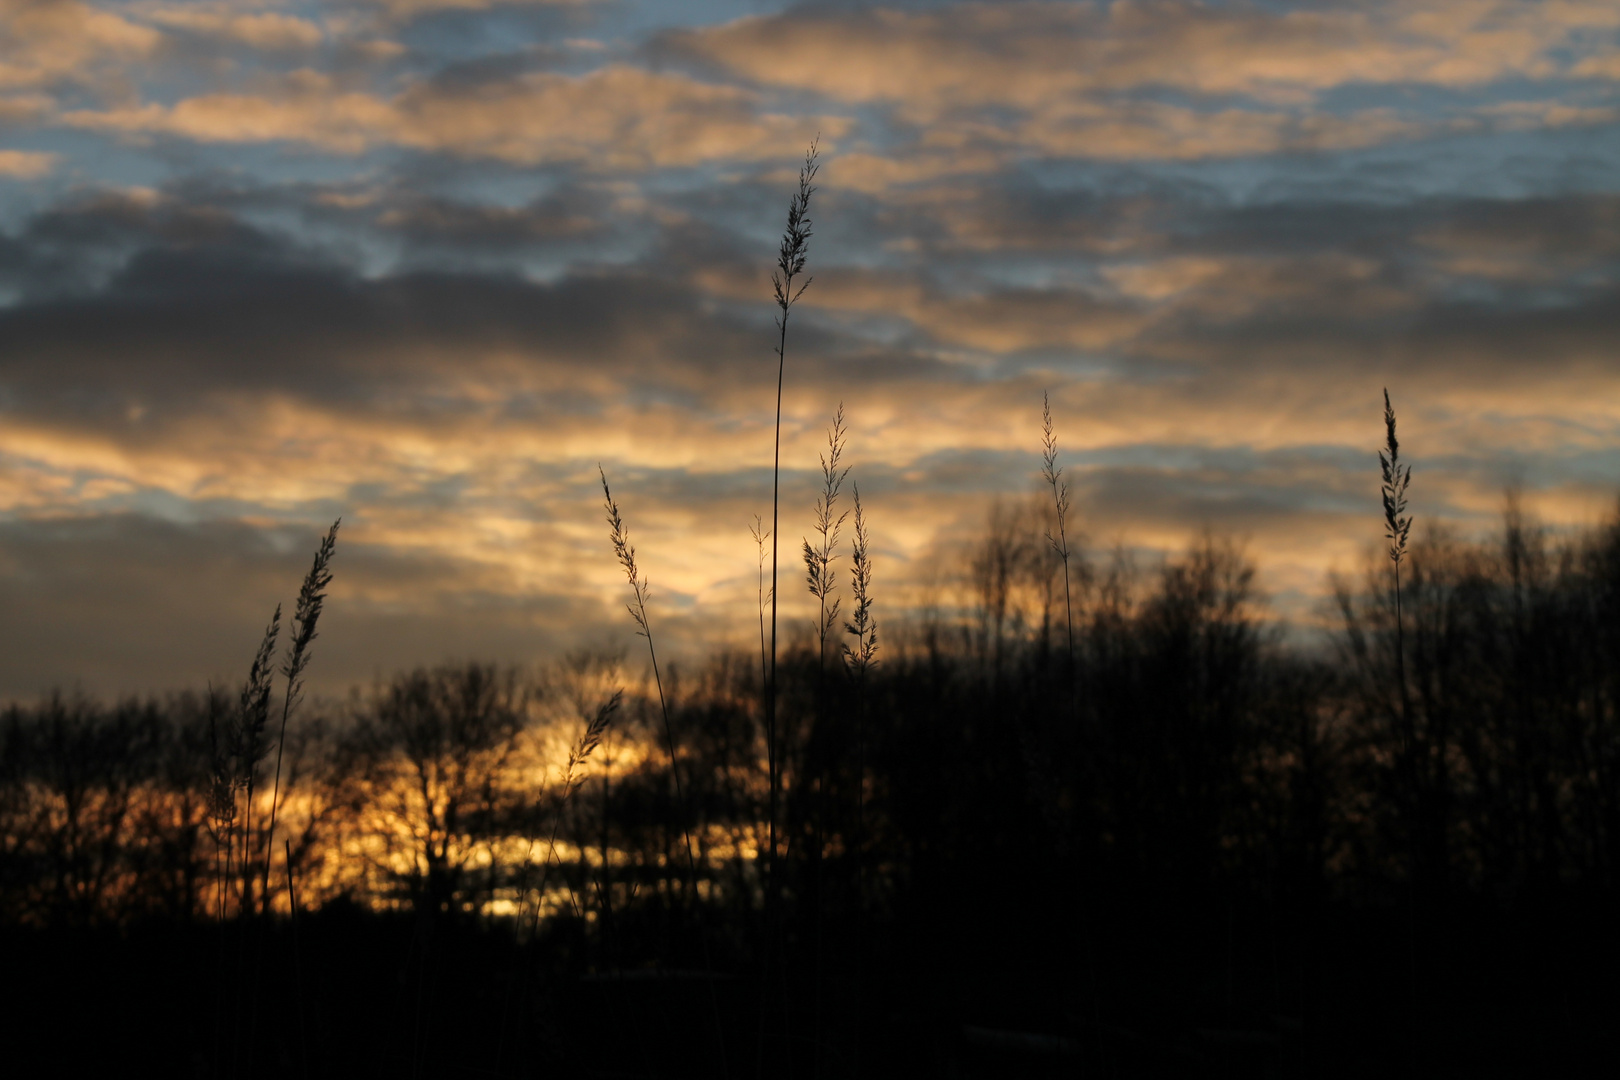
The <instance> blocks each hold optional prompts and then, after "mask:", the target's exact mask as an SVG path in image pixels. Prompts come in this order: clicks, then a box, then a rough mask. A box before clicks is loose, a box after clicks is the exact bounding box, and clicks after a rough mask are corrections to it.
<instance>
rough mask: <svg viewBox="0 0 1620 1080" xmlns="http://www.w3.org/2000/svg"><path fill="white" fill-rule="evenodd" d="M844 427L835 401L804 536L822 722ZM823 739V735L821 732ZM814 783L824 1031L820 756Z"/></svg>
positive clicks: (840, 518) (834, 603) (833, 612)
mask: <svg viewBox="0 0 1620 1080" xmlns="http://www.w3.org/2000/svg"><path fill="white" fill-rule="evenodd" d="M846 437H847V432H846V431H845V428H844V406H843V404H842V403H840V404H839V406H838V411H837V412H835V413H834V414H833V422H832V427H831V428H829V429H828V431H827V452H826V453H825V454H822V455H821V494H820V495H818V496H817V497H816V510H815V531H816V543H814V544H812V543H811V542H810V541H809V540H808V539H806V540H805V541H804V571H805V581H806V584H807V585H808V586H809V589H810V595H811V596H813V597H815V598H816V602H817V603H818V604H819V608H818V610H817V613H816V721H817V724H818V725H823V726H824V725H825V724H826V721H827V712H828V710H827V639H828V637H830V636H831V634H832V632H833V628H834V626H835V625H836V624H837V621H838V610H839V598H838V596H837V594H836V589H837V584H838V582H837V572H836V571H834V570H833V568H832V564H833V560H834V559H836V558H837V557H838V556H837V555H836V554H835V552H836V551H837V548H838V540H839V536H840V534H841V532H842V530H843V527H844V521H845V519H846V518H847V517H848V513H847V512H846V513H843V514H840V513H838V497H839V495H840V494H841V493H842V491H843V486H844V480H845V479H846V478H847V477H848V476H849V469H848V467H847V466H846V467H845V468H843V469H840V468H839V467H838V465H839V462H840V461H841V460H842V458H843V455H844V442H845V439H846ZM823 737H824V738H825V736H823ZM815 785H816V816H815V829H814V833H815V867H816V977H815V1024H816V1030H817V1031H818V1032H819V1031H821V1030H822V1023H821V997H822V983H823V979H822V952H823V949H822V944H823V940H822V939H823V938H824V936H825V934H824V915H825V910H826V909H825V887H824V871H825V862H826V860H825V852H824V848H825V846H826V834H825V833H824V832H823V828H824V826H825V824H826V820H827V763H826V762H825V761H820V760H818V761H817V762H816V764H815ZM821 1051H822V1045H821V1043H820V1042H819V1041H818V1042H817V1043H816V1073H817V1075H820V1072H821V1068H820V1062H821Z"/></svg>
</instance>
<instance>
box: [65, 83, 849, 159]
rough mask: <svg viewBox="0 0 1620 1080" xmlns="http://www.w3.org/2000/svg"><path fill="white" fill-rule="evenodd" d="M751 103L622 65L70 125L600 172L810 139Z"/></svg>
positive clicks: (289, 90) (198, 105) (193, 104)
mask: <svg viewBox="0 0 1620 1080" xmlns="http://www.w3.org/2000/svg"><path fill="white" fill-rule="evenodd" d="M754 98H755V96H754V95H753V94H752V93H751V92H749V91H746V90H742V89H739V88H736V87H729V86H719V85H713V84H708V83H701V82H696V81H694V80H692V79H689V78H685V77H683V76H677V75H661V74H655V73H652V72H647V71H643V70H641V69H638V68H633V67H627V66H623V65H611V66H609V67H606V68H602V69H598V70H596V71H592V72H590V73H588V74H585V75H582V76H569V75H559V74H554V73H551V72H530V73H526V74H521V75H517V76H505V77H498V78H492V79H489V80H484V81H478V82H476V83H474V84H471V85H467V84H462V83H459V82H454V81H431V80H430V81H425V82H418V83H416V84H414V85H411V86H409V87H408V88H406V89H405V90H404V91H402V92H400V93H399V94H397V95H394V96H392V97H382V96H378V95H375V94H372V93H369V92H362V91H351V90H345V89H343V88H342V87H340V86H339V85H337V84H336V83H335V81H334V80H333V79H332V78H331V77H330V76H328V75H325V74H323V73H321V72H318V71H314V70H309V69H305V70H301V71H297V72H293V73H291V74H289V75H287V76H285V77H283V78H281V79H279V80H278V81H277V83H276V85H274V86H273V87H270V88H267V89H266V90H265V91H262V92H260V93H254V94H205V95H201V96H198V97H193V98H187V99H184V100H182V101H179V102H177V103H175V104H174V105H167V106H165V105H158V104H150V103H149V104H145V105H137V106H130V107H123V108H114V109H108V110H80V111H76V112H71V113H68V114H67V115H66V116H65V117H64V120H65V121H66V122H67V123H69V124H72V125H75V126H78V127H83V128H89V129H93V130H101V131H111V132H117V133H123V134H157V133H161V134H168V135H178V136H181V137H184V138H189V139H195V140H199V141H202V142H294V143H306V144H310V145H313V146H316V147H319V148H321V149H324V150H328V151H333V152H336V153H342V154H357V153H361V152H363V151H365V150H367V149H369V148H372V147H376V146H398V147H404V148H408V149H413V150H421V151H427V152H432V153H445V154H455V155H461V156H466V157H481V158H493V159H496V160H500V161H505V162H509V163H512V164H520V165H533V164H538V163H542V162H545V163H552V162H575V163H581V164H584V165H587V166H588V167H591V168H595V169H604V170H645V169H650V168H667V167H680V166H686V165H696V164H700V163H703V162H707V161H720V160H756V159H765V158H774V157H780V156H783V155H784V154H786V153H787V152H788V148H789V147H797V146H799V145H801V144H803V143H804V142H807V141H808V140H809V138H810V137H811V136H812V135H813V134H814V133H815V131H816V129H817V121H815V120H813V119H805V118H797V117H788V116H779V115H772V114H768V113H766V114H761V113H757V112H756V111H755V109H754V107H753V106H754ZM846 127H847V124H845V123H843V122H840V121H838V120H837V119H836V118H829V119H827V120H825V121H823V122H822V130H825V131H827V133H828V134H829V136H832V135H835V134H836V133H837V132H839V131H841V130H844V129H845V128H846Z"/></svg>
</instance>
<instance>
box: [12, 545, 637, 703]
mask: <svg viewBox="0 0 1620 1080" xmlns="http://www.w3.org/2000/svg"><path fill="white" fill-rule="evenodd" d="M317 540H318V533H317V532H315V531H314V530H310V529H304V528H297V527H286V528H279V529H266V528H255V527H253V526H250V525H247V524H243V523H240V522H229V521H209V522H203V523H200V524H192V525H187V524H179V523H175V522H172V521H165V520H162V519H157V518H150V517H142V516H138V515H111V516H103V517H91V518H69V519H62V520H43V521H41V520H34V521H30V520H9V521H0V605H3V606H4V608H5V610H6V612H7V619H8V621H9V622H10V624H11V625H12V626H15V627H27V628H28V632H27V633H21V634H16V635H13V637H12V640H11V642H10V644H9V645H8V647H7V649H6V654H5V658H4V662H3V663H0V698H18V697H29V696H32V695H35V694H40V693H44V692H47V691H49V690H50V689H52V688H55V687H73V686H76V685H78V686H83V687H84V688H85V689H86V690H87V691H89V692H91V693H95V694H103V695H105V694H117V693H130V692H136V691H146V690H152V689H157V688H160V687H164V686H168V687H173V688H180V687H186V686H191V687H197V686H201V685H202V683H203V682H204V681H206V680H213V681H214V682H215V683H216V685H219V684H223V685H226V686H234V684H235V683H236V682H237V681H238V680H240V679H241V678H242V676H243V674H244V673H245V671H246V666H247V663H248V661H249V660H250V659H251V658H252V653H253V649H254V647H255V646H256V645H257V643H258V640H259V636H260V635H261V634H262V633H263V629H264V625H265V624H266V623H267V622H268V621H269V618H270V613H271V611H272V610H273V609H274V607H275V605H276V604H277V603H278V602H279V603H282V604H283V605H284V610H283V614H284V616H285V615H286V614H287V613H288V612H290V605H291V602H292V600H293V599H294V598H295V597H296V596H297V592H298V585H299V582H300V580H301V579H302V576H303V574H304V573H305V572H306V571H307V570H308V568H309V558H310V553H311V552H312V551H313V550H314V547H315V543H316V541H317ZM334 572H335V575H336V584H335V585H334V587H333V591H332V599H331V600H330V601H329V603H328V606H327V613H326V616H325V617H324V618H323V620H322V623H321V635H320V639H319V641H318V642H317V644H316V646H315V661H314V665H313V667H312V671H311V678H312V684H313V685H314V686H315V687H316V688H318V689H322V690H326V691H341V690H343V689H345V688H347V687H348V686H350V685H353V684H356V683H364V682H366V681H368V680H369V679H371V678H372V677H373V676H374V675H377V674H382V675H386V674H388V673H391V672H393V671H395V670H398V669H399V668H401V667H406V666H410V665H412V664H417V663H434V662H438V661H440V660H443V659H446V658H448V657H452V656H456V657H463V658H478V659H491V660H501V661H508V662H524V661H528V660H533V659H538V658H540V657H543V656H546V655H549V654H551V653H553V652H555V651H557V650H558V649H559V648H561V647H566V646H568V645H570V644H574V643H575V642H576V641H577V640H581V638H579V637H577V636H576V635H585V636H586V637H588V636H589V635H590V634H592V633H596V634H597V635H598V636H602V635H611V634H612V633H613V632H614V629H615V628H614V627H613V626H612V625H611V624H610V623H607V622H605V621H604V620H605V619H608V618H611V612H610V611H608V610H605V608H604V605H602V604H601V603H600V602H599V601H598V600H597V598H595V597H594V596H588V597H581V596H578V595H568V594H566V593H561V592H558V593H553V594H551V595H513V594H512V593H509V592H503V591H499V590H493V589H492V588H491V583H490V582H489V581H488V580H487V579H486V578H485V577H484V576H483V575H481V574H480V573H479V572H478V571H477V570H476V569H474V568H471V567H468V566H465V565H459V564H457V563H456V562H455V561H453V560H450V559H448V558H445V557H443V556H421V555H411V554H407V553H402V552H399V551H395V550H390V549H387V548H383V547H376V546H368V545H366V544H363V543H357V542H355V541H354V539H353V538H352V537H349V536H342V535H341V534H340V539H339V544H338V555H337V559H336V562H335V564H334ZM388 596H404V597H408V598H409V601H410V602H409V603H408V604H401V603H397V602H393V603H390V602H389V601H387V600H386V599H378V597H384V598H386V597H388Z"/></svg>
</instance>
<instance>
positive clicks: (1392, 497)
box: [1378, 389, 1414, 756]
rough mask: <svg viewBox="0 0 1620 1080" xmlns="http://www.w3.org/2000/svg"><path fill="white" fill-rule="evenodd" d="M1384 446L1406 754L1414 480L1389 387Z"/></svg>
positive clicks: (1380, 458)
mask: <svg viewBox="0 0 1620 1080" xmlns="http://www.w3.org/2000/svg"><path fill="white" fill-rule="evenodd" d="M1384 433H1385V434H1384V449H1383V450H1380V451H1379V453H1378V465H1379V468H1380V470H1381V472H1382V474H1383V480H1384V483H1383V487H1382V489H1381V494H1382V495H1383V500H1384V538H1385V539H1386V540H1387V541H1388V542H1389V561H1390V564H1391V566H1392V567H1393V571H1394V580H1395V668H1396V676H1395V677H1396V679H1397V680H1398V681H1399V684H1400V701H1401V737H1402V739H1403V740H1404V741H1405V742H1406V753H1407V755H1408V756H1410V754H1411V752H1412V741H1413V734H1414V733H1413V731H1412V715H1411V709H1410V708H1409V706H1410V700H1409V698H1408V695H1407V686H1406V637H1405V628H1404V626H1403V624H1402V618H1401V563H1402V562H1403V561H1404V560H1405V559H1406V542H1407V537H1408V535H1409V534H1410V533H1411V531H1412V518H1411V516H1410V515H1409V514H1407V512H1406V489H1407V486H1408V485H1410V484H1411V483H1412V466H1410V465H1402V464H1401V444H1400V442H1399V441H1398V440H1397V439H1396V438H1395V409H1394V407H1393V406H1392V405H1391V404H1390V402H1389V390H1388V389H1385V391H1384Z"/></svg>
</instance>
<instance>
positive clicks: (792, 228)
mask: <svg viewBox="0 0 1620 1080" xmlns="http://www.w3.org/2000/svg"><path fill="white" fill-rule="evenodd" d="M818 149H819V144H818V143H817V142H812V143H811V144H810V148H809V149H808V150H806V151H805V154H804V164H803V165H802V166H801V167H800V169H799V188H798V190H797V191H796V192H794V193H793V197H792V198H791V199H790V200H789V201H788V213H787V228H786V229H785V230H783V232H782V245H781V248H780V249H779V250H778V252H777V256H776V269H775V270H773V271H772V272H771V287H772V288H773V289H774V291H775V296H776V306H777V308H778V309H779V310H780V313H779V314H778V315H777V317H776V331H777V338H776V433H775V456H774V457H773V459H772V462H771V533H770V536H771V647H770V665H769V672H768V677H767V678H766V686H765V745H766V758H767V767H768V769H769V771H770V776H769V781H770V797H769V810H768V813H767V817H768V819H769V820H768V823H767V829H768V832H769V841H770V854H769V857H768V859H767V862H766V866H767V874H768V875H769V883H768V885H767V887H766V901H767V906H769V904H770V897H771V895H772V894H773V893H774V891H775V886H776V816H777V800H778V798H779V792H780V788H781V781H782V774H781V768H780V762H779V760H778V756H777V752H776V751H777V730H776V586H777V568H778V560H777V554H778V553H777V537H778V536H779V535H780V533H781V505H782V385H783V382H784V380H785V377H786V371H787V329H788V318H789V317H790V316H791V315H792V314H793V305H794V304H795V303H797V302H798V300H799V297H801V296H803V295H804V290H806V289H808V288H809V287H810V282H811V281H812V280H814V279H813V278H810V277H806V278H805V279H804V281H802V282H800V281H799V280H798V279H799V276H800V275H801V274H803V273H804V265H805V259H806V257H807V256H808V255H809V252H810V237H811V236H812V235H813V234H812V233H811V231H810V226H811V222H810V196H811V195H814V194H815V191H816V189H815V185H814V180H815V178H816V172H817V169H818V168H819V166H818V165H817V164H816V154H817V151H818Z"/></svg>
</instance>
